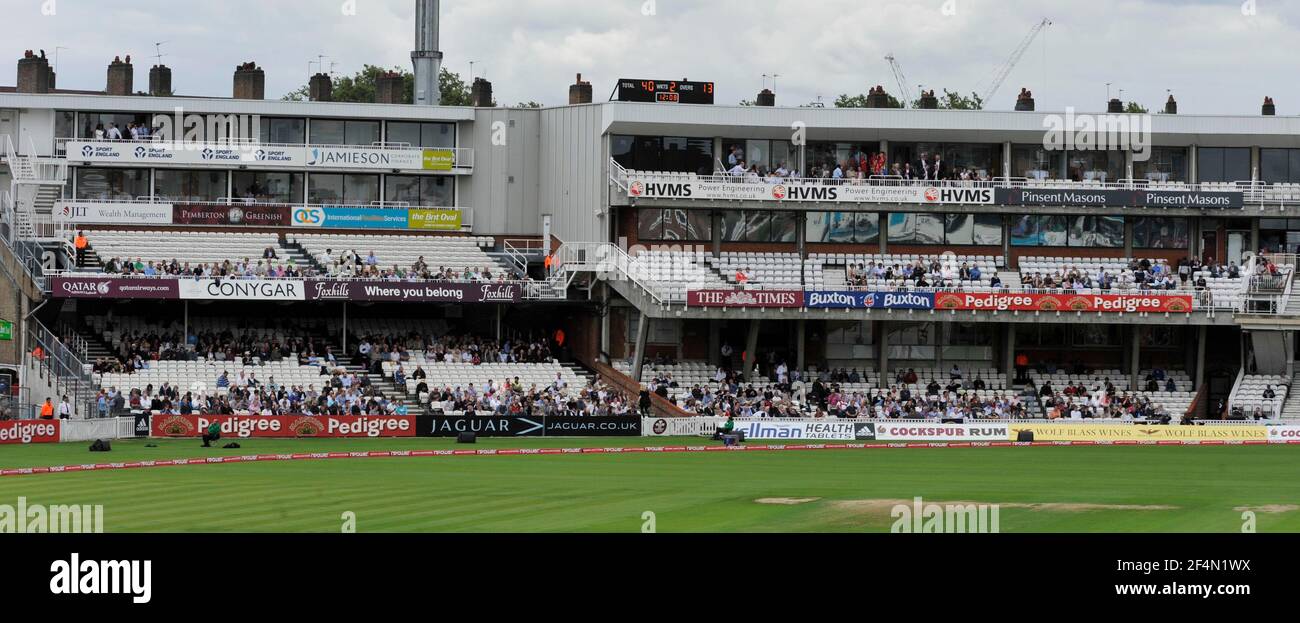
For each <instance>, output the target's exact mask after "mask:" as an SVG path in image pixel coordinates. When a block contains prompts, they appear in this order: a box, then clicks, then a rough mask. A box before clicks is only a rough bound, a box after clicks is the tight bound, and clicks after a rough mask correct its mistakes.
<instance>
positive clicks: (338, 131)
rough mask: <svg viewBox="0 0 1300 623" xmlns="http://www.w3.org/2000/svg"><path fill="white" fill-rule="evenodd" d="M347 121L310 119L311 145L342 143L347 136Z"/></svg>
mask: <svg viewBox="0 0 1300 623" xmlns="http://www.w3.org/2000/svg"><path fill="white" fill-rule="evenodd" d="M346 128H347V122H345V121H340V120H337V119H312V120H311V143H312V144H313V145H343V144H345V143H344V141H345V139H346V138H347V131H346Z"/></svg>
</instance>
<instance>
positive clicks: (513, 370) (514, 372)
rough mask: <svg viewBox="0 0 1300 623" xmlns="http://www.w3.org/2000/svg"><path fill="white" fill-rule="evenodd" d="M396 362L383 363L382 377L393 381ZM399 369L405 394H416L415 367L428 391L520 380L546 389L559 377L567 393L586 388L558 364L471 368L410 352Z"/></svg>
mask: <svg viewBox="0 0 1300 623" xmlns="http://www.w3.org/2000/svg"><path fill="white" fill-rule="evenodd" d="M397 365H398V364H397V363H394V362H391V361H385V362H383V367H384V377H385V378H388V379H392V378H393V373H394V372H396V371H397ZM401 365H402V370H403V371H404V372H405V373H406V391H407V393H409V394H411V395H415V390H416V387H418V386H419V384H420V381H418V380H416V379H412V378H411V374H412V373H413V372H415V369H416V368H417V367H420V368H424V371H425V373H426V374H427V375H428V378H426V379H425V380H424V382H425V383H426V384H428V386H429V387H430V388H434V389H440V388H443V387H451V388H453V389H455V388H458V387H459V388H462V389H464V388H468V387H469V386H470V385H471V384H472V385H474V387H475V388H483V387H485V386H487V384H488V381H493V382H495V383H502V382H505V381H512V382H513V381H514V379H515V377H519V382H520V383H521V384H522V385H523V387H524V389H525V390H527V389H528V388H529V387H531V386H533V385H536V386H537V387H538V388H542V387H546V386H549V385H550V384H551V383H552V382H554V381H555V377H556V375H557V374H558V375H559V376H560V378H562V379H564V382H565V383H568V386H569V389H570V390H578V389H581V388H582V387H585V386H586V385H587V383H588V379H586V378H583V377H581V376H579V375H578V374H577V373H576V372H574V371H573V370H572V369H571V368H566V367H564V366H562V365H560V364H559V363H556V362H551V363H484V364H481V365H477V366H475V365H471V364H467V363H443V362H441V361H438V362H434V361H430V360H428V359H426V358H425V355H424V352H423V351H413V352H411V359H410V361H405V362H402V364H401ZM419 399H420V402H427V401H428V399H429V396H428V394H420V395H419Z"/></svg>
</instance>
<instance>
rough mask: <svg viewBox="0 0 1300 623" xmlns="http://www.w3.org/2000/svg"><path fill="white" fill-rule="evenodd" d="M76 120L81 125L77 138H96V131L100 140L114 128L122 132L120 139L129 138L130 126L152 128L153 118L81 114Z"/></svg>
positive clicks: (141, 115)
mask: <svg viewBox="0 0 1300 623" xmlns="http://www.w3.org/2000/svg"><path fill="white" fill-rule="evenodd" d="M78 118H79V119H80V121H81V123H80V125H79V126H78V128H77V138H96V132H97V131H98V132H99V134H100V137H101V138H102V135H103V134H104V133H107V132H108V131H109V129H110V128H112V127H114V126H116V127H117V129H118V130H119V131H121V132H122V138H131V134H130V129H131V126H132V125H143V126H146V127H152V126H153V116H152V115H149V114H146V113H81V114H80V115H78ZM173 131H176V129H175V128H173Z"/></svg>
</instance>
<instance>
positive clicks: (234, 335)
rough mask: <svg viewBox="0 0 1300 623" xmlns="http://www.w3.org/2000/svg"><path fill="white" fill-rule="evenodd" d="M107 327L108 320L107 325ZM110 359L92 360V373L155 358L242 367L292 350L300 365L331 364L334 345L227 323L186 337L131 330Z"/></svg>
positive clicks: (297, 332) (299, 333)
mask: <svg viewBox="0 0 1300 623" xmlns="http://www.w3.org/2000/svg"><path fill="white" fill-rule="evenodd" d="M108 329H109V330H112V324H110V325H109V326H108ZM115 349H116V352H115V353H114V355H113V356H112V357H101V358H99V359H98V360H96V361H95V363H94V371H95V372H96V373H101V374H102V373H114V372H115V373H131V372H134V371H136V370H145V369H148V368H149V367H150V366H151V362H154V361H198V360H208V361H230V362H238V363H240V364H241V365H244V366H251V365H255V364H257V363H259V362H279V361H283V360H285V359H286V358H289V357H293V356H294V354H295V353H296V354H297V356H298V363H299V365H326V364H333V363H335V358H334V353H333V347H331V346H329V345H328V344H326V343H325V342H324V341H322V340H320V339H318V338H315V337H312V336H310V335H307V334H306V332H305V331H303V330H302V329H297V328H291V327H288V326H286V327H285V328H283V329H280V330H274V329H268V328H246V327H245V328H241V327H232V328H228V329H224V330H221V331H212V330H198V331H192V332H190V334H189V336H188V339H186V336H185V335H184V333H183V331H181V330H179V329H176V328H168V329H151V330H147V331H141V330H133V331H127V332H124V333H123V334H122V335H120V336H118V338H117V341H116V344H115Z"/></svg>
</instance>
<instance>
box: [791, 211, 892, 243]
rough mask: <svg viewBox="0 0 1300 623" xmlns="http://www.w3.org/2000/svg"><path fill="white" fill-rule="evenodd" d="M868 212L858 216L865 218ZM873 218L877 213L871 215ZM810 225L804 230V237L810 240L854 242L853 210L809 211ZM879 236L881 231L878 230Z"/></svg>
mask: <svg viewBox="0 0 1300 623" xmlns="http://www.w3.org/2000/svg"><path fill="white" fill-rule="evenodd" d="M866 216H868V215H866V214H859V215H858V218H862V219H865V217H866ZM870 216H871V217H872V218H873V219H874V218H875V216H876V215H875V214H871V215H870ZM807 218H808V227H807V230H806V231H804V238H805V239H806V240H807V241H808V242H853V229H854V227H853V221H854V215H853V213H852V212H809V213H808V214H807ZM876 235H877V236H879V235H880V234H879V232H878V231H877V232H876Z"/></svg>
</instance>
